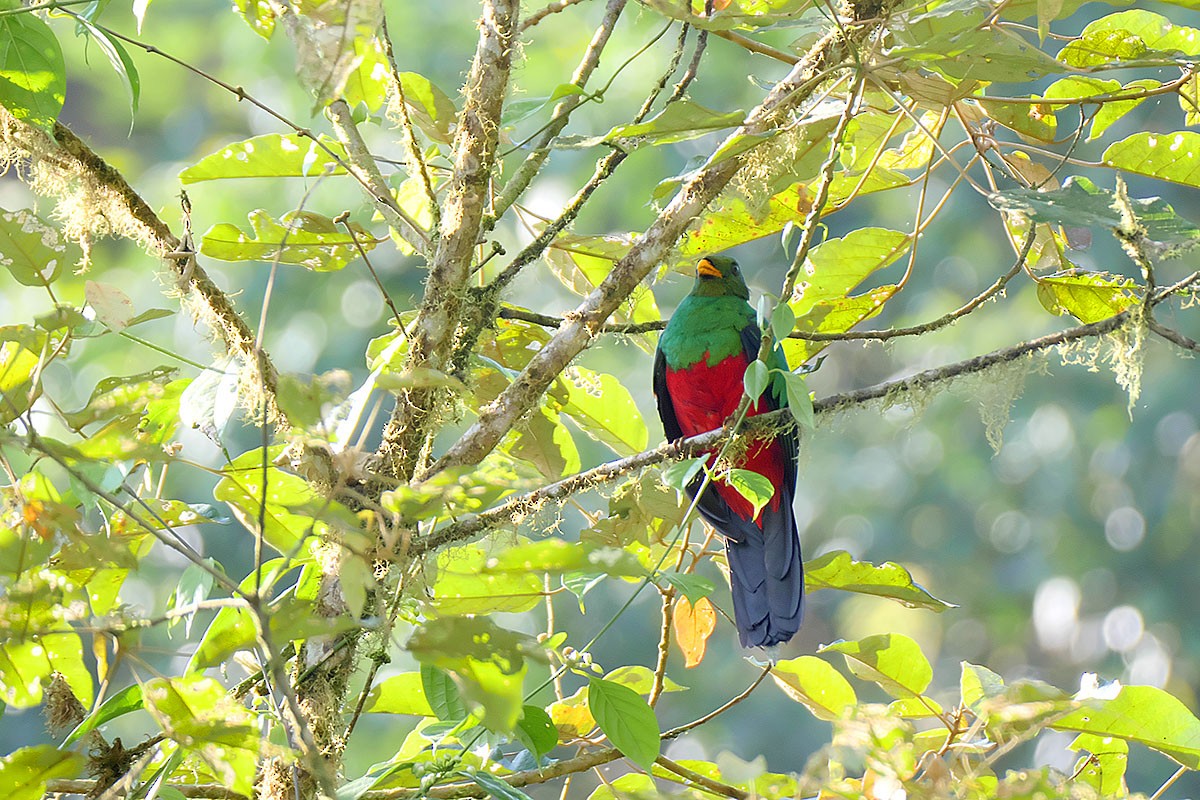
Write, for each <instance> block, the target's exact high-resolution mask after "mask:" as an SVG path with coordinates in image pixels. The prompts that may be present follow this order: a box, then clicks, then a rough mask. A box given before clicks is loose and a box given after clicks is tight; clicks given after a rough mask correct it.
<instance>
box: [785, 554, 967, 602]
mask: <svg viewBox="0 0 1200 800" xmlns="http://www.w3.org/2000/svg"><path fill="white" fill-rule="evenodd" d="M804 584H805V586H806V587H807V588H808V591H810V592H815V591H817V590H819V589H839V590H841V591H843V592H856V593H858V594H869V595H875V596H876V597H887V598H890V599H892V600H896V601H898V602H899V603H901V604H903V605H905V606H908V607H909V608H926V609H929V610H931V611H945V610H946V609H947V608H956V606H955V605H954V604H952V603H947V602H945V601H944V600H939V599H938V598H936V597H934V596H933V595H931V594H930V593H929V592H928V591H926V590H925V588H924V587H922V586H921V585H920V584H919V583H917V582H915V581H914V580H913V578H912V575H911V574H910V573H909V571H908V570H906V569H905V568H904V567H902V566H900V565H899V564H893V563H892V562H890V561H888V562H885V563H883V564H872V563H871V562H869V561H855V560H854V558H853V557H851V555H850V554H849V553H847V552H846V551H845V550H833V551H831V552H828V553H825V554H824V555H822V556H819V557H817V558H814V559H813V560H812V561H809V562H808V563H807V564H805V565H804Z"/></svg>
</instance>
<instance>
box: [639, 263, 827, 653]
mask: <svg viewBox="0 0 1200 800" xmlns="http://www.w3.org/2000/svg"><path fill="white" fill-rule="evenodd" d="M749 299H750V290H749V289H748V288H747V287H746V281H745V279H744V278H743V277H742V273H741V268H740V267H739V266H738V263H737V262H736V261H735V260H733V259H732V258H729V257H727V256H709V257H707V258H702V259H700V262H699V263H698V264H697V266H696V285H695V286H694V287H693V288H692V292H691V294H689V295H688V296H687V297H686V298H685V299H684V301H683V302H682V303H680V305H679V308H678V309H676V311H675V314H674V316H672V317H671V320H670V322H668V323H667V327H666V330H664V331H663V333H662V336H661V337H660V338H659V341H658V351H657V352H656V353H655V356H654V395H655V398H656V399H657V401H658V415H659V417H660V418H661V419H662V423H663V429H664V430H665V432H666V435H667V438H668V439H669V440H674V439H680V438H683V437H688V436H695V435H697V434H700V433H704V432H705V431H711V430H714V429H716V428H719V427H721V426H722V425H723V424H725V422H726V420H727V419H728V418H729V417H730V415H732V414H733V413H734V412H735V411H736V410H737V408H738V404H739V403H740V402H741V399H742V394H743V388H742V381H743V377H744V375H745V373H746V368H747V367H748V366H749V365H750V364H751V363H752V362H754V361H755V360H756V359H757V358H758V351H759V347H760V345H761V343H762V331H761V330H760V329H759V327H758V325H757V324H756V323H755V315H754V309H753V308H751V307H750V303H749ZM766 360H767V366H768V367H770V368H772V369H774V368H779V369H782V370H785V371H786V370H787V362H786V360H785V359H784V356H783V353H782V352H781V351H780V350H778V349H774V350H772V352H771V353H769V354H768V356H767V359H766ZM773 377H775V376H773ZM786 398H787V395H786V388H785V385H784V382H783V380H782V379H777V380H772V381H770V382H769V384H768V386H767V389H766V391H765V392H763V395H762V397H761V398H759V400H758V401H757V402H756V403H755V404H753V405H752V406H751V407H750V409H749V410H748V412H747V416H752V415H754V414H761V413H765V412H767V411H773V410H775V409H778V408H783V407H785V405H786V403H787V399H786ZM796 451H797V440H796V436H795V433H793V432H790V431H789V432H788V433H784V434H781V435H779V436H776V437H775V438H774V439H772V440H769V441H757V442H754V443H752V444H751V445H750V446H749V448H748V449H747V451H746V454H745V455H744V456H743V457H742V458H741V459H740V460H739V462H738V463H737V464H736V465H735V466H736V467H737V468H740V469H746V470H750V471H752V472H756V473H758V474H759V475H762V476H764V477H765V478H766V479H767V480H768V481H770V483H771V486H772V487H773V488H774V494H772V496H771V499H770V500H769V501H768V502H767V503H766V505H765V506H764V507H763V508H762V510H761V511H760V512H759V513H758V514H755V509H754V505H753V504H752V503H751V502H750V500H748V499H746V498H745V497H743V496H742V494H741V493H740V492H738V490H737V489H736V488H734V487H733V486H732V485H730V484H729V483H728V482H726V481H725V480H722V479H716V480H713V481H712V482H711V483H710V484H709V486H708V487H707V488H705V490H704V493H703V495H702V496H701V497H700V500H699V502H698V503H697V509H698V510H699V511H700V515H701V516H702V517H703V518H704V519H705V520H706V521H707V522H708V523H709V524H710V525H712V526H713V528H715V529H716V530H717V532H718V533H720V534H721V535H722V536H723V537H724V538H725V553H726V555H727V557H728V559H729V574H730V590H731V592H732V594H733V612H734V621H735V622H736V624H737V629H738V637H739V638H740V640H741V642H742V645H743V646H745V647H771V646H774V645H777V644H781V643H783V642H786V641H788V640H790V639H791V638H792V637H793V636H794V635H795V634H796V631H798V630H799V629H800V622H801V619H802V618H803V616H804V565H803V562H802V561H801V558H800V539H799V536H798V534H797V532H796V520H795V515H794V512H793V511H792V498H793V497H794V496H795V491H796ZM714 459H715V455H710V456H709V460H710V462H711V461H712V460H714ZM701 478H702V476H700V477H697V478H696V479H695V480H693V481H692V482H691V484H689V486H688V487H687V488H688V493H689V494H690V495H691V496H692V497H693V498H694V497H695V496H696V493H697V492H698V491H699V489H700V485H701Z"/></svg>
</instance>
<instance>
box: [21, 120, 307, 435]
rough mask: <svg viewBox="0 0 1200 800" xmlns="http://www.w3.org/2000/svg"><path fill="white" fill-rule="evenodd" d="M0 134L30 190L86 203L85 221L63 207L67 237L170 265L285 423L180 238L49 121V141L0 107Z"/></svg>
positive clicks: (270, 371) (239, 329) (247, 332)
mask: <svg viewBox="0 0 1200 800" xmlns="http://www.w3.org/2000/svg"><path fill="white" fill-rule="evenodd" d="M0 138H2V140H3V144H4V146H5V147H6V148H8V149H9V150H10V151H16V152H18V153H20V154H21V155H23V156H24V157H25V158H28V159H29V160H30V163H31V166H32V171H33V174H34V178H35V179H34V181H33V183H34V188H35V190H37V191H39V192H41V193H43V194H48V195H51V196H54V197H55V198H56V199H57V200H58V201H59V203H60V204H61V206H64V207H67V208H68V209H69V208H71V207H74V206H77V205H80V204H84V205H86V207H87V209H88V221H87V222H86V223H84V222H80V221H77V220H74V219H71V218H70V211H69V210H68V211H64V212H63V213H64V215H65V216H67V217H68V220H67V226H66V230H67V233H68V235H69V236H71V237H72V238H78V239H83V240H85V241H86V239H87V238H88V237H90V236H92V235H95V234H102V235H113V236H119V237H122V238H127V239H131V240H133V241H135V242H137V243H138V244H140V245H141V246H142V247H144V248H146V249H147V250H149V251H151V252H153V253H155V254H156V255H158V256H159V257H160V258H162V259H163V260H164V261H165V262H166V263H167V264H168V265H169V266H170V267H171V271H172V273H173V274H174V275H175V276H176V282H177V284H178V287H179V289H180V291H181V292H182V293H183V300H184V303H185V305H187V306H188V307H190V309H191V311H192V312H193V313H194V314H196V316H197V317H198V318H199V319H200V320H201V321H202V322H204V323H205V324H206V325H207V326H208V327H210V328H212V330H213V331H214V332H215V333H216V334H217V336H219V337H220V338H221V341H222V342H223V344H224V346H225V349H226V351H227V352H228V353H229V354H230V355H232V356H234V357H235V358H236V359H237V360H238V361H239V362H240V363H241V364H242V366H243V368H244V369H246V370H247V371H248V372H249V373H251V383H252V384H253V385H254V387H255V389H256V391H261V392H262V394H263V396H264V399H265V401H266V403H265V405H266V413H267V417H268V418H269V419H271V420H273V421H274V422H275V424H276V425H277V426H280V427H285V426H286V425H287V420H286V418H285V417H284V415H283V413H282V412H281V411H280V410H279V406H278V404H277V403H276V400H275V391H276V382H277V373H276V370H275V366H274V364H273V363H272V362H271V359H270V357H269V356H268V355H267V353H266V352H264V351H263V350H261V349H260V348H259V347H258V344H257V337H256V336H255V333H254V331H253V330H251V328H250V326H249V325H248V324H247V323H246V321H245V320H244V319H242V317H241V315H240V314H239V313H238V311H237V309H236V308H235V307H234V305H233V301H232V300H231V299H230V298H229V296H228V295H226V294H225V292H223V291H222V290H221V289H220V288H219V287H218V286H217V285H216V284H215V283H214V282H213V281H212V279H211V278H210V277H209V276H208V273H207V272H205V271H204V269H203V268H202V267H201V266H200V265H199V264H197V263H196V256H195V253H193V252H191V251H188V250H186V249H184V247H183V244H184V243H183V242H182V240H181V239H180V238H179V237H178V236H176V235H175V234H173V233H172V232H171V229H170V227H169V226H168V225H167V224H166V223H165V222H163V221H162V220H161V219H160V218H159V217H158V215H157V214H155V213H154V211H153V210H152V209H151V208H150V206H149V205H148V204H147V203H146V201H145V200H143V199H142V197H141V195H139V194H138V193H137V192H136V191H135V190H134V189H133V187H132V186H130V185H129V182H128V181H126V180H125V177H124V176H123V175H122V174H121V173H120V172H119V171H118V170H117V169H116V168H114V167H113V166H111V165H110V164H109V163H108V162H106V161H105V160H104V159H103V158H101V157H100V156H99V155H98V154H97V153H96V152H95V151H93V150H92V149H91V148H90V147H89V146H88V145H87V143H86V142H84V141H83V140H82V139H80V138H79V137H78V136H76V135H75V133H74V132H73V131H71V129H70V128H68V127H67V126H66V125H63V124H62V123H56V124H55V126H54V137H53V139H50V138H49V137H47V136H46V135H45V134H44V133H42V132H41V131H39V130H35V129H34V128H31V127H29V126H28V125H25V124H24V123H22V122H20V121H18V120H17V119H16V118H14V117H13V116H12V115H11V114H9V113H8V112H7V111H5V110H3V109H0ZM10 157H11V156H10ZM247 407H248V408H249V409H250V410H251V411H253V412H257V411H258V410H259V408H260V407H261V404H260V403H257V402H255V403H248V404H247Z"/></svg>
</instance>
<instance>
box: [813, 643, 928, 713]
mask: <svg viewBox="0 0 1200 800" xmlns="http://www.w3.org/2000/svg"><path fill="white" fill-rule="evenodd" d="M817 652H819V653H841V654H842V655H843V656H845V657H846V665H847V666H848V667H849V668H850V671H851V672H852V673H854V675H855V677H857V678H859V679H860V680H864V681H872V682H874V683H877V684H879V686H880V687H881V688H882V689H883V690H884V691H885V692H887V693H888V694H890V695H891V696H892V697H897V698H905V697H917V696H919V695H921V694H923V693H924V692H925V690H926V689H927V688H929V682H930V681H931V680H933V668H932V667H931V666H929V659H927V658H926V657H925V654H924V653H922V652H921V647H920V645H918V644H917V643H916V642H914V641H913V640H912V639H910V638H909V637H907V636H904V635H903V634H899V633H881V634H877V635H875V636H868V637H867V638H865V639H860V640H858V641H856V642H846V641H839V642H834V643H833V644H827V645H825V646H824V647H822V648H821V649H820V650H818V651H817Z"/></svg>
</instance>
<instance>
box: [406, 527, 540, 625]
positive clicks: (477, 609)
mask: <svg viewBox="0 0 1200 800" xmlns="http://www.w3.org/2000/svg"><path fill="white" fill-rule="evenodd" d="M490 556H491V554H490V553H489V552H488V550H487V549H485V548H484V547H483V546H481V545H476V544H469V545H464V546H463V547H452V548H447V549H446V550H443V551H441V552H440V553H438V558H437V580H436V581H435V582H434V583H433V585H432V586H431V587H430V589H429V595H430V597H429V600H428V602H429V603H430V604H431V606H432V607H433V608H434V609H436V611H437V613H438V614H440V615H447V614H454V615H458V614H489V613H492V612H496V611H507V612H510V613H517V612H521V611H528V610H529V609H531V608H533V607H534V606H536V605H538V604H539V603H541V602H542V597H543V594H544V589H543V586H542V578H541V575H540V574H538V573H537V572H535V571H531V570H497V571H494V572H493V571H486V572H485V571H484V568H485V566H486V565H487V564H488V562H489V560H490Z"/></svg>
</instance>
